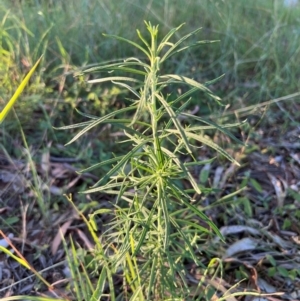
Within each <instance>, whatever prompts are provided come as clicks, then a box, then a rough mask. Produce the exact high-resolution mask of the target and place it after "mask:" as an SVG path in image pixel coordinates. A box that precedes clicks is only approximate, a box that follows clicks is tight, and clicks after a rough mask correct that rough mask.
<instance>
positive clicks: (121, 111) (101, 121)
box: [59, 107, 136, 145]
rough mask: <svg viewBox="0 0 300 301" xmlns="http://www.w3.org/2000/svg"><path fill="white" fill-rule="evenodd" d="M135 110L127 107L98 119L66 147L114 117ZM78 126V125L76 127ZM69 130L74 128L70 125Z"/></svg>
mask: <svg viewBox="0 0 300 301" xmlns="http://www.w3.org/2000/svg"><path fill="white" fill-rule="evenodd" d="M134 108H136V107H126V108H123V109H120V110H118V111H115V112H111V113H109V114H107V115H105V116H103V117H100V118H98V119H97V120H95V121H93V122H91V123H89V125H88V126H87V127H85V128H84V129H83V130H81V131H80V132H79V133H78V134H77V135H75V137H74V138H73V139H71V141H69V142H68V143H67V144H66V145H69V144H71V143H73V142H74V141H76V140H77V139H78V138H79V137H81V136H82V135H83V134H85V133H86V132H88V131H89V130H90V129H92V128H93V127H95V126H97V125H99V124H101V123H103V122H104V121H105V120H107V119H109V118H111V117H114V116H116V115H118V114H121V113H124V112H127V111H131V110H133V109H134ZM75 126H76V125H75ZM64 128H66V127H61V128H59V129H64ZM68 128H72V125H69V126H68Z"/></svg>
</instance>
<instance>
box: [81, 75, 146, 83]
mask: <svg viewBox="0 0 300 301" xmlns="http://www.w3.org/2000/svg"><path fill="white" fill-rule="evenodd" d="M109 81H129V82H135V83H142V82H141V81H139V80H137V79H135V78H132V77H125V76H110V77H104V78H97V79H92V80H88V81H87V82H88V83H89V84H96V83H104V82H109Z"/></svg>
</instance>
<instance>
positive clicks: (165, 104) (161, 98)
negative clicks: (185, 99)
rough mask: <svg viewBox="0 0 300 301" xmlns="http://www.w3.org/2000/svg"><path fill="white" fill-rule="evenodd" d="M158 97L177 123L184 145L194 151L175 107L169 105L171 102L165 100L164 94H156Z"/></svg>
mask: <svg viewBox="0 0 300 301" xmlns="http://www.w3.org/2000/svg"><path fill="white" fill-rule="evenodd" d="M156 97H157V98H158V100H159V101H160V102H161V103H162V105H163V106H164V108H165V109H166V111H167V112H168V114H169V116H170V118H171V120H172V122H173V124H174V125H175V127H176V128H177V130H178V133H179V135H180V137H181V139H182V140H183V142H184V145H185V147H186V149H187V151H188V152H189V153H192V150H191V148H190V145H189V142H188V140H187V137H186V135H185V132H184V129H183V127H182V126H181V124H180V122H179V120H178V119H177V116H176V114H175V112H174V111H173V109H172V108H171V107H170V106H169V104H168V103H167V102H166V101H165V100H164V98H163V97H162V96H160V95H159V94H156Z"/></svg>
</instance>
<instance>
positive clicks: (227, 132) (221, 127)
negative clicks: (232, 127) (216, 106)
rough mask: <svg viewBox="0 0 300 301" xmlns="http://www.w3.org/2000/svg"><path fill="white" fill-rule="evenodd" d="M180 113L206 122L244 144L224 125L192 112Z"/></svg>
mask: <svg viewBox="0 0 300 301" xmlns="http://www.w3.org/2000/svg"><path fill="white" fill-rule="evenodd" d="M181 115H183V116H186V117H188V118H193V119H195V120H198V121H201V122H203V123H206V124H209V125H211V126H212V128H216V129H218V130H219V131H220V132H222V133H224V134H225V135H226V136H228V137H230V138H231V139H232V140H234V141H235V142H237V143H238V144H241V145H243V146H245V143H244V142H243V141H241V140H239V139H237V138H236V137H235V136H234V135H232V134H231V132H229V131H228V130H226V128H225V127H223V126H221V125H218V124H217V123H215V122H213V121H211V120H208V119H205V118H202V117H198V116H195V115H192V114H189V113H182V114H181ZM239 125H241V123H239Z"/></svg>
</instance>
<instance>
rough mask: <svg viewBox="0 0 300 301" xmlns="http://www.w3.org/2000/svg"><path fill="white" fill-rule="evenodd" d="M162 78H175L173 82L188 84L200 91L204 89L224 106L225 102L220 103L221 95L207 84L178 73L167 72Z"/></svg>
mask: <svg viewBox="0 0 300 301" xmlns="http://www.w3.org/2000/svg"><path fill="white" fill-rule="evenodd" d="M160 78H161V79H174V80H175V81H174V82H173V83H180V84H187V85H190V86H192V87H195V88H198V89H199V90H200V91H203V92H204V93H206V94H207V95H209V96H210V97H211V98H212V99H214V100H215V101H216V102H217V103H218V104H219V105H221V106H223V104H222V103H220V101H221V98H220V97H219V96H216V95H214V94H213V92H212V91H211V90H210V89H208V88H207V87H206V86H205V85H202V84H200V83H198V82H197V81H195V80H193V79H191V78H188V77H185V76H181V75H177V74H166V75H162V76H160ZM170 83H172V82H170Z"/></svg>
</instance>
